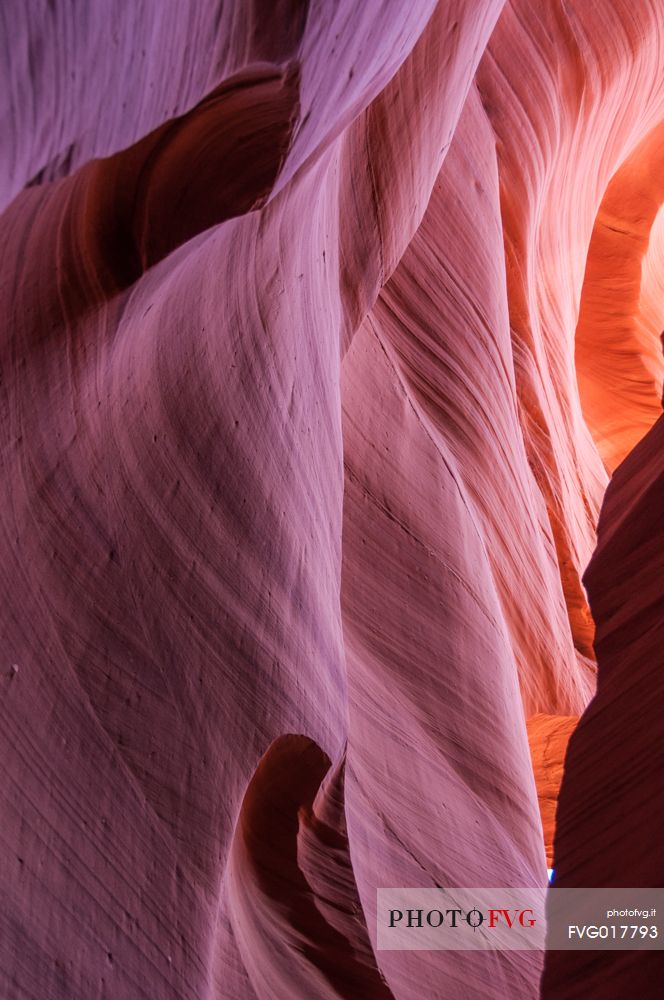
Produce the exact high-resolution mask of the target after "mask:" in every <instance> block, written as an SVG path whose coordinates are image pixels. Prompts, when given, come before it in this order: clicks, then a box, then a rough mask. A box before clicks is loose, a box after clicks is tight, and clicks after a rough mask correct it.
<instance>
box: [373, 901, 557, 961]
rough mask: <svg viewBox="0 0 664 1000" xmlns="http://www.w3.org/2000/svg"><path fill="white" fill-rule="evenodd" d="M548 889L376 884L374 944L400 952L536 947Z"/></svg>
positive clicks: (541, 932) (543, 930) (543, 926)
mask: <svg viewBox="0 0 664 1000" xmlns="http://www.w3.org/2000/svg"><path fill="white" fill-rule="evenodd" d="M545 904H546V890H545V889H544V888H541V889H459V888H457V889H379V890H378V947H379V948H380V949H394V950H398V951H403V950H416V951H430V950H433V951H439V950H443V951H445V950H454V951H484V950H496V949H498V950H509V951H512V950H517V951H523V950H531V949H533V950H537V949H541V948H543V947H544V937H545V933H546V918H545Z"/></svg>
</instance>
